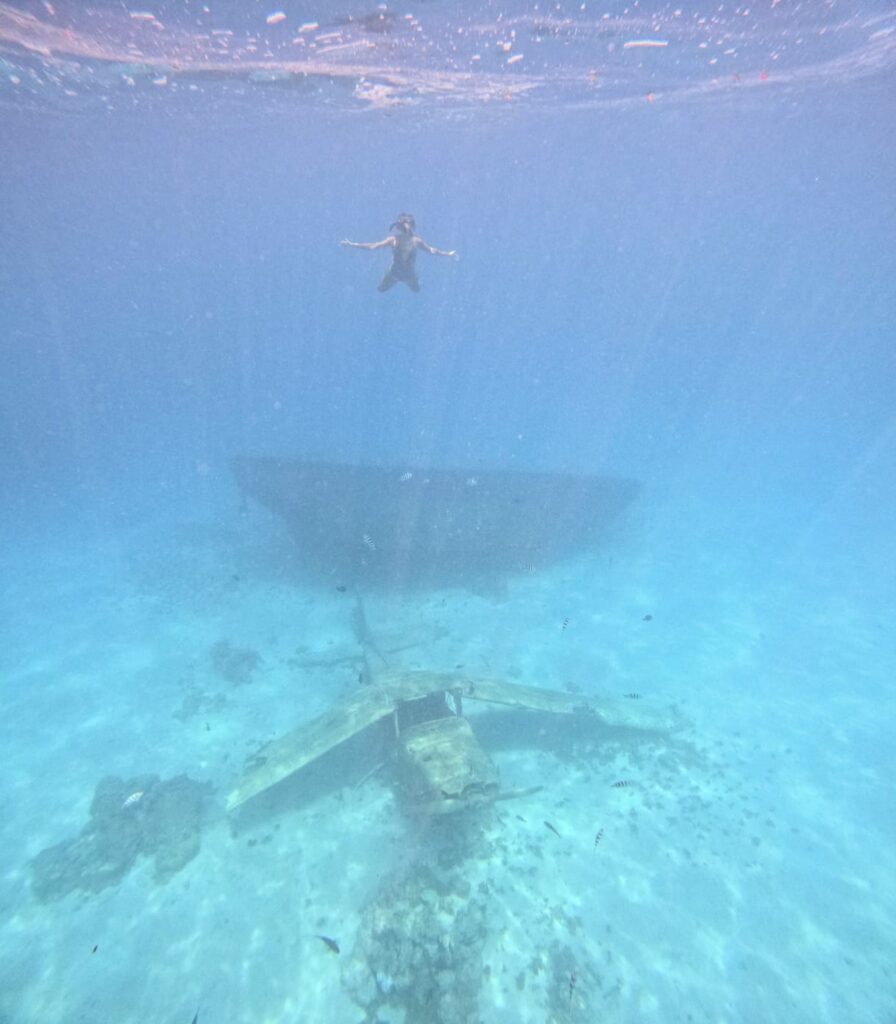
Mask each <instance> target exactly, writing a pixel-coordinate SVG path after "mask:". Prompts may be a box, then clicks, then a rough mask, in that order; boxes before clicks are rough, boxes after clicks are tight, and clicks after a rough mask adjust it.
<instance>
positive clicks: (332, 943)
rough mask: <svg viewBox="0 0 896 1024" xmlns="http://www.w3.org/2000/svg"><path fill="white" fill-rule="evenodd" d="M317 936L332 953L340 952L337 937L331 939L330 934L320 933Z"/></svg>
mask: <svg viewBox="0 0 896 1024" xmlns="http://www.w3.org/2000/svg"><path fill="white" fill-rule="evenodd" d="M317 937H318V938H319V939H320V941H321V942H322V943H323V944H324V945H325V946H326V947H327V949H329V950H330V952H331V953H338V952H339V943H338V942H337V941H336V940H335V939H331V938H330V937H329V936H328V935H318V936H317Z"/></svg>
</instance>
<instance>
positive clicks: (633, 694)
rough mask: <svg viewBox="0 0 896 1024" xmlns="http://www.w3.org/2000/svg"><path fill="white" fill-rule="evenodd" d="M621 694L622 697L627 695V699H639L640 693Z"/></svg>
mask: <svg viewBox="0 0 896 1024" xmlns="http://www.w3.org/2000/svg"><path fill="white" fill-rule="evenodd" d="M622 696H623V697H628V699H629V700H640V699H641V694H640V693H624V694H623V695H622Z"/></svg>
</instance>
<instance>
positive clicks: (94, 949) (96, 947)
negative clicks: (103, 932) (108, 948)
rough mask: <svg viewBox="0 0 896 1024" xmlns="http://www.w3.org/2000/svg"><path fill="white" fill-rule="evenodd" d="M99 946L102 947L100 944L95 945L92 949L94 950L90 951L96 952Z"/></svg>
mask: <svg viewBox="0 0 896 1024" xmlns="http://www.w3.org/2000/svg"><path fill="white" fill-rule="evenodd" d="M99 948H100V947H99V946H98V945H97V946H94V947H93V949H92V950H91V951H90V952H91V953H95V952H96V951H97V950H98V949H99Z"/></svg>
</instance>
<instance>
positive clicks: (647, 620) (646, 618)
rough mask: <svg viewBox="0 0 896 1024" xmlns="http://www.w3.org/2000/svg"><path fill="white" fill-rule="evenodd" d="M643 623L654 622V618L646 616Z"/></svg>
mask: <svg viewBox="0 0 896 1024" xmlns="http://www.w3.org/2000/svg"><path fill="white" fill-rule="evenodd" d="M641 621H642V622H653V616H652V615H645V616H644V618H643V619H641Z"/></svg>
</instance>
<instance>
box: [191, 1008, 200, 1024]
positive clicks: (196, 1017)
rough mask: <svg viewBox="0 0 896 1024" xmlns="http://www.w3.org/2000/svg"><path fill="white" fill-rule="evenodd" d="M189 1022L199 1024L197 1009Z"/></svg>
mask: <svg viewBox="0 0 896 1024" xmlns="http://www.w3.org/2000/svg"><path fill="white" fill-rule="evenodd" d="M190 1024H199V1011H198V1010H197V1011H196V1012H195V1013H194V1014H193V1020H192V1021H191V1022H190Z"/></svg>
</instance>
